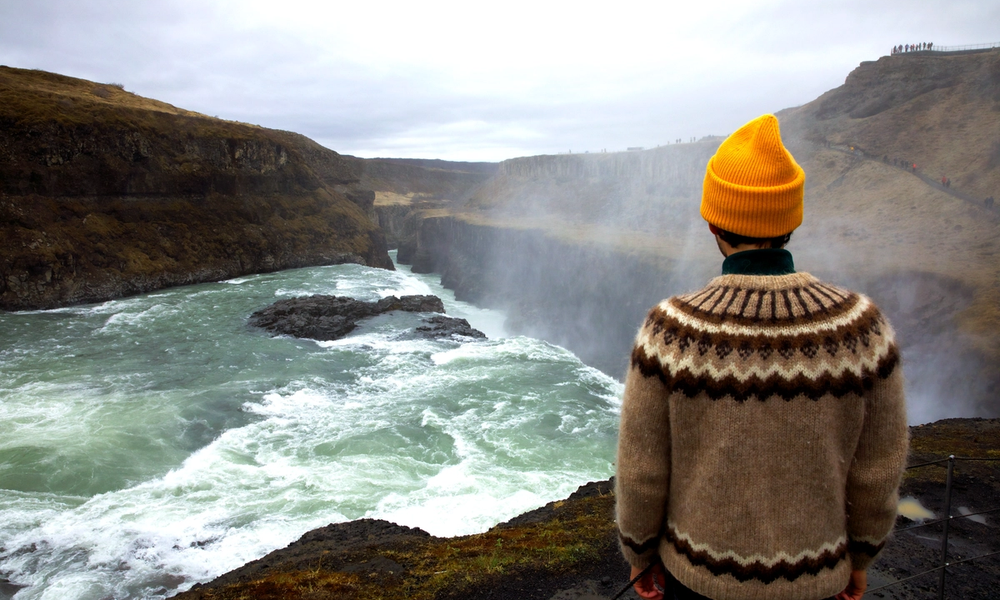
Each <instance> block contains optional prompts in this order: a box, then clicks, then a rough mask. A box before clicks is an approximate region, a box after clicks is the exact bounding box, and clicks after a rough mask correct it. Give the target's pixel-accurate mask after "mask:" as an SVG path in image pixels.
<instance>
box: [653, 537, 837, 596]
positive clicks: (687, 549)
mask: <svg viewBox="0 0 1000 600" xmlns="http://www.w3.org/2000/svg"><path fill="white" fill-rule="evenodd" d="M666 535H667V539H668V540H670V543H672V544H673V545H674V548H676V549H677V551H678V552H680V553H681V554H683V555H684V556H685V557H686V558H687V559H688V561H690V562H691V564H693V565H697V566H702V567H705V568H706V569H708V570H709V571H711V573H712V574H713V575H715V576H716V577H718V576H720V575H731V576H732V577H734V578H736V580H737V581H741V582H742V581H750V580H751V579H757V580H760V581H762V582H764V583H771V582H772V581H775V580H777V579H779V578H784V579H787V580H788V581H795V580H796V579H798V578H799V577H801V576H802V575H805V574H807V573H808V574H809V575H817V574H819V572H820V571H822V570H823V569H832V568H834V567H836V566H837V564H839V563H840V562H841V561H842V560H844V559H845V558H846V556H847V542H844V543H842V544H840V545H839V546H837V548H835V549H834V550H832V551H824V552H822V553H820V554H819V556H817V557H815V558H804V559H802V560H800V561H798V562H794V563H789V562H786V561H784V560H782V561H779V562H777V563H775V564H774V565H772V566H768V565H765V564H761V563H759V562H750V563H749V564H741V563H740V562H738V561H737V560H736V559H734V558H723V559H717V558H715V557H713V556H712V555H711V554H709V553H708V552H707V551H704V550H695V549H694V548H693V547H692V546H691V544H689V543H688V542H687V541H686V540H682V539H680V538H679V537H677V535H676V534H675V533H674V531H673V530H672V529H670V528H668V529H667V533H666Z"/></svg>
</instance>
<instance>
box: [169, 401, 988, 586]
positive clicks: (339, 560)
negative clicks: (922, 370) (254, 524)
mask: <svg viewBox="0 0 1000 600" xmlns="http://www.w3.org/2000/svg"><path fill="white" fill-rule="evenodd" d="M911 433H912V440H911V456H910V464H913V465H917V464H921V463H926V462H930V461H937V460H941V459H947V457H948V455H950V454H954V455H956V456H958V457H962V458H978V459H1000V419H947V420H943V421H938V422H935V423H930V424H927V425H921V426H917V427H913V428H911ZM945 467H946V463H937V464H933V465H929V466H924V467H920V468H915V469H910V470H908V471H907V474H906V478H905V479H904V482H903V490H902V496H903V497H907V496H912V497H913V498H916V499H917V500H919V502H920V503H921V504H922V505H923V506H924V507H925V508H927V509H929V510H930V511H932V512H933V513H934V514H935V515H936V516H935V517H934V518H931V519H929V520H927V521H922V522H915V521H911V520H910V519H907V518H905V517H902V516H901V517H900V518H899V520H898V522H897V527H896V529H897V533H896V534H895V536H894V538H893V540H892V541H891V543H890V545H889V546H888V548H887V549H886V550H885V551H884V552H883V555H882V556H881V558H880V560H879V561H878V562H877V563H876V566H875V567H874V568H873V569H872V570H871V571H869V586H870V589H871V592H870V593H869V594H868V596H867V597H871V598H886V599H894V600H917V599H923V598H936V597H937V585H938V577H939V575H938V573H937V572H931V573H927V574H924V575H921V576H919V577H916V578H914V579H912V580H909V581H906V582H903V583H899V584H896V585H892V586H891V587H887V588H882V589H876V588H879V587H880V586H882V585H885V584H890V583H893V582H896V581H899V580H904V579H906V578H908V577H912V576H914V575H918V574H920V573H923V572H925V571H928V570H930V569H933V568H934V567H935V566H936V565H938V564H939V563H940V551H941V528H942V526H941V524H939V523H931V522H932V521H934V520H935V519H936V518H938V517H939V516H940V515H943V514H944V502H945V493H944V492H945V479H946V468H945ZM952 491H953V496H952V500H951V514H953V515H961V514H966V513H979V512H982V511H988V510H991V509H998V508H1000V500H998V499H1000V462H997V461H987V460H975V461H970V460H959V461H957V462H956V466H955V471H954V477H953V482H952ZM613 510H614V495H613V492H612V485H611V482H610V481H604V482H598V483H589V484H587V485H585V486H583V487H581V488H580V489H579V490H578V491H577V492H576V493H574V494H573V495H571V496H570V497H569V498H567V499H565V500H562V501H559V502H552V503H549V504H547V505H546V506H544V507H542V508H539V509H537V510H534V511H531V512H529V513H526V514H523V515H521V516H519V517H516V518H514V519H512V520H511V521H508V522H507V523H502V524H500V525H497V526H496V527H494V528H492V529H490V530H489V531H487V532H485V533H482V534H477V535H471V536H462V537H456V538H436V537H433V536H431V535H429V534H427V533H426V532H424V531H421V530H419V529H411V528H408V527H401V526H398V525H395V524H392V523H387V522H385V521H377V520H371V519H363V520H359V521H351V522H348V523H339V524H334V525H329V526H327V527H324V528H321V529H317V530H314V531H310V532H309V533H307V534H305V535H304V536H302V538H300V539H299V540H298V541H296V542H294V543H292V544H290V545H289V546H288V547H287V548H284V549H281V550H276V551H275V552H272V553H271V554H269V555H267V556H265V557H264V558H261V559H260V560H256V561H253V562H251V563H248V564H247V565H244V566H243V567H241V568H239V569H237V570H235V571H232V572H230V573H227V574H225V575H223V576H221V577H219V578H218V579H216V580H215V581H212V582H210V583H208V584H206V585H199V586H196V587H195V588H194V589H192V590H190V591H188V592H185V593H182V594H179V595H178V596H175V598H178V599H180V600H194V599H198V600H230V599H237V598H260V599H269V598H275V599H277V598H282V599H288V598H303V599H323V598H338V599H340V598H359V599H360V598H365V599H381V598H386V599H387V598H414V599H421V598H422V599H435V600H439V599H440V600H443V599H452V598H455V599H457V598H463V599H496V600H515V599H517V600H520V599H539V600H571V599H585V600H607V599H610V598H612V597H614V596H615V594H617V593H618V592H619V591H620V590H621V589H622V588H623V586H624V585H625V583H626V582H627V579H628V569H627V567H626V565H625V563H624V561H623V560H622V558H621V556H620V554H619V553H618V546H617V541H616V533H615V526H614V521H613ZM998 518H1000V517H998V513H990V514H985V515H978V516H977V517H976V518H961V519H953V520H952V522H951V523H950V534H949V560H950V561H952V562H957V561H960V560H964V559H968V558H974V557H978V556H981V555H984V554H989V553H998V552H1000V535H998V532H997V528H998V526H997V519H998ZM921 524H923V525H925V526H924V527H919V528H912V527H913V526H914V525H921ZM908 528H909V529H908ZM998 585H1000V554H994V555H993V556H988V557H984V558H981V559H978V560H975V561H969V562H964V563H961V564H956V565H953V566H951V567H950V568H949V569H948V573H947V584H946V588H945V589H946V594H945V598H950V599H966V598H970V599H971V598H989V597H991V596H992V595H993V594H995V591H996V589H997V586H998ZM622 598H636V596H635V594H634V593H633V592H632V591H628V592H627V593H626V594H624V595H623V596H622Z"/></svg>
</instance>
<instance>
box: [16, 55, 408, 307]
mask: <svg viewBox="0 0 1000 600" xmlns="http://www.w3.org/2000/svg"><path fill="white" fill-rule="evenodd" d="M362 174H363V168H362V161H360V160H359V159H354V158H352V157H345V156H341V155H339V154H337V153H336V152H333V151H331V150H328V149H326V148H323V147H322V146H320V145H319V144H316V143H315V142H313V141H312V140H309V139H308V138H305V137H303V136H301V135H298V134H294V133H289V132H284V131H276V130H271V129H265V128H261V127H256V126H253V125H248V124H244V123H236V122H231V121H224V120H221V119H217V118H212V117H208V116H205V115H201V114H198V113H194V112H190V111H186V110H182V109H178V108H176V107H174V106H171V105H169V104H166V103H163V102H158V101H156V100H151V99H148V98H143V97H140V96H136V95H134V94H131V93H129V92H126V91H125V90H123V89H122V88H121V87H120V86H116V85H106V84H97V83H94V82H90V81H85V80H82V79H75V78H71V77H65V76H62V75H56V74H52V73H46V72H43V71H30V70H23V69H14V68H8V67H0V309H3V310H23V309H40V308H53V307H57V306H64V305H68V304H78V303H84V302H96V301H102V300H108V299H112V298H118V297H122V296H127V295H130V294H136V293H141V292H146V291H150V290H154V289H158V288H162V287H167V286H172V285H180V284H189V283H199V282H205V281H214V280H220V279H225V278H230V277H235V276H239V275H243V274H248V273H259V272H268V271H276V270H280V269H287V268H293V267H304V266H311V265H320V264H336V263H342V262H356V263H363V264H367V265H369V266H373V267H382V268H389V269H391V268H392V262H391V261H390V260H389V257H388V254H387V251H386V244H385V238H384V235H383V233H382V231H381V230H380V229H379V228H378V226H377V225H376V224H375V223H374V222H373V221H372V218H371V217H372V207H373V203H374V200H375V194H374V193H373V192H372V191H370V190H366V189H364V187H363V186H361V185H360V180H361V177H362Z"/></svg>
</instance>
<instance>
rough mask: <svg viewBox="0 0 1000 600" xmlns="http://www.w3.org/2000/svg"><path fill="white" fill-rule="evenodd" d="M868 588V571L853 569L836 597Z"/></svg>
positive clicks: (854, 596) (848, 599)
mask: <svg viewBox="0 0 1000 600" xmlns="http://www.w3.org/2000/svg"><path fill="white" fill-rule="evenodd" d="M633 577H634V575H633ZM637 585H638V584H637ZM866 589H868V573H866V572H865V571H851V579H850V580H849V581H848V582H847V587H845V588H844V591H842V592H840V593H839V594H837V595H836V596H834V597H835V598H836V599H837V600H861V597H862V596H864V595H865V590H866Z"/></svg>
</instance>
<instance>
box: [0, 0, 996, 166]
mask: <svg viewBox="0 0 1000 600" xmlns="http://www.w3.org/2000/svg"><path fill="white" fill-rule="evenodd" d="M827 4H829V5H825V6H821V7H816V6H812V5H811V4H808V3H801V2H790V1H786V0H780V1H772V2H759V3H754V4H753V5H752V6H751V5H748V4H747V3H745V2H735V1H734V2H729V3H726V2H716V3H712V5H711V6H710V7H709V6H705V7H697V6H687V5H677V4H675V3H664V4H663V5H662V6H661V5H654V4H650V3H644V2H630V1H626V2H623V3H619V4H618V5H616V8H615V11H614V12H611V11H609V10H608V6H609V5H607V4H606V3H601V4H598V3H594V4H588V3H586V2H584V3H580V2H575V3H560V2H533V3H532V2H520V1H518V0H512V1H510V2H507V3H504V4H503V5H502V6H501V5H490V6H489V7H483V8H479V7H473V5H469V4H468V3H451V2H429V3H412V2H410V3H402V2H378V1H373V2H369V3H362V4H361V5H359V4H358V3H350V4H348V3H340V2H332V3H331V2H309V1H307V0H286V1H285V2H282V3H280V5H279V4H275V3H273V2H272V3H267V2H262V1H258V0H245V1H243V2H232V1H229V0H216V1H214V2H195V1H189V0H165V1H162V2H156V3H149V2H143V3H136V2H128V1H125V0H103V1H90V2H78V1H68V0H65V1H64V0H33V1H32V2H24V1H20V0H0V63H3V64H7V65H10V66H16V67H24V68H39V69H44V70H48V71H54V72H58V73H63V74H67V75H72V76H77V77H83V78H87V79H93V80H97V81H103V82H111V81H114V82H120V83H123V84H125V86H126V89H129V90H130V91H134V92H136V93H139V94H142V95H145V96H150V97H154V98H157V99H159V100H163V101H166V102H170V103H171V104H175V105H177V106H181V107H183V108H187V109H191V110H196V111H199V112H203V113H206V114H209V115H217V116H219V117H222V118H227V119H234V120H240V121H246V122H252V123H257V124H260V125H264V126H267V127H276V128H281V129H289V130H293V131H297V132H300V133H303V134H305V135H307V136H309V137H312V138H313V139H316V140H317V141H319V142H320V143H322V144H324V145H327V146H329V147H330V148H332V149H334V150H337V151H338V152H343V153H347V154H356V155H360V156H376V155H383V156H385V155H394V156H421V157H440V158H448V159H456V160H462V159H465V160H483V159H488V160H499V159H503V158H508V157H512V156H520V155H528V154H540V153H551V152H565V151H567V150H570V149H572V150H573V151H574V152H578V151H585V150H589V151H599V150H600V149H602V148H607V149H609V150H618V149H623V148H625V147H627V146H647V147H649V146H655V145H657V144H663V143H668V142H670V141H672V140H674V139H677V138H682V139H687V138H689V137H691V136H699V137H700V136H703V135H708V134H725V133H728V132H730V131H732V130H733V129H735V128H736V127H738V126H739V125H740V124H742V123H743V122H745V121H746V120H748V119H750V118H753V117H754V116H756V115H758V114H760V113H763V112H773V111H777V110H780V109H782V108H786V107H789V106H795V105H799V104H802V103H805V102H808V101H809V100H812V99H813V98H815V97H817V96H819V95H820V94H821V93H823V92H824V91H826V90H828V89H831V88H833V87H836V86H838V85H840V84H841V83H842V82H843V79H844V77H845V76H846V75H847V74H848V73H849V72H850V71H851V69H853V68H854V67H856V66H857V64H858V63H859V62H861V61H862V60H874V59H877V58H878V57H879V56H880V55H884V54H886V53H888V50H889V49H890V48H891V47H892V46H893V45H894V44H898V43H910V42H920V41H933V42H935V43H936V44H937V45H939V46H940V45H958V44H972V43H981V42H991V41H996V40H993V39H991V37H992V36H995V35H996V32H995V29H994V28H993V25H992V24H994V23H996V22H1000V7H998V6H994V5H992V4H991V3H983V2H975V1H967V2H948V3H945V2H940V3H939V2H912V0H910V1H905V2H904V1H895V0H889V1H886V2H881V3H877V4H871V3H867V2H860V1H858V2H855V1H849V2H839V3H832V4H830V3H827Z"/></svg>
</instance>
